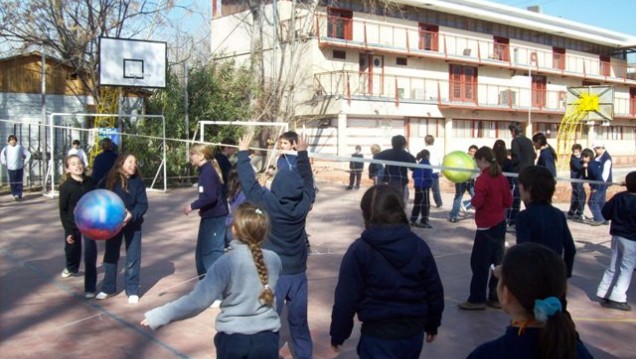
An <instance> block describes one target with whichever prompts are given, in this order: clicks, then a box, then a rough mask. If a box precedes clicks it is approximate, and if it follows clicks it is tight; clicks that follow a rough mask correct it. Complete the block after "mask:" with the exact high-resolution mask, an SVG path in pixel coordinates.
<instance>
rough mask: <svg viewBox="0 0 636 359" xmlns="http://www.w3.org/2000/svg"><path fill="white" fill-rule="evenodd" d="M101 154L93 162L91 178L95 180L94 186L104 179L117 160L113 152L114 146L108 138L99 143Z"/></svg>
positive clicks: (115, 153)
mask: <svg viewBox="0 0 636 359" xmlns="http://www.w3.org/2000/svg"><path fill="white" fill-rule="evenodd" d="M100 145H101V147H102V152H101V153H100V154H98V155H97V156H95V159H94V160H93V172H92V173H91V177H93V180H95V183H96V184H99V182H100V181H101V180H102V179H103V178H104V177H106V174H107V173H108V171H110V169H111V168H112V167H113V165H114V164H115V160H116V159H117V152H115V144H114V143H113V140H111V139H110V138H104V139H102V141H101V142H100Z"/></svg>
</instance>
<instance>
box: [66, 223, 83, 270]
mask: <svg viewBox="0 0 636 359" xmlns="http://www.w3.org/2000/svg"><path fill="white" fill-rule="evenodd" d="M73 238H74V239H75V242H73V243H69V242H67V241H66V237H64V254H65V255H66V269H68V271H69V272H71V273H77V272H78V271H79V267H80V263H81V262H82V234H81V233H80V231H77V230H75V231H73Z"/></svg>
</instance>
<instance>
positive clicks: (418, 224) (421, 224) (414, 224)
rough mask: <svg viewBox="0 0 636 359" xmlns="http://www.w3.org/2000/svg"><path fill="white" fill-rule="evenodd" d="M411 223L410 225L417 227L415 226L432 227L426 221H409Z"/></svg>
mask: <svg viewBox="0 0 636 359" xmlns="http://www.w3.org/2000/svg"><path fill="white" fill-rule="evenodd" d="M411 225H412V226H413V227H417V228H433V227H431V225H430V224H428V223H418V222H411Z"/></svg>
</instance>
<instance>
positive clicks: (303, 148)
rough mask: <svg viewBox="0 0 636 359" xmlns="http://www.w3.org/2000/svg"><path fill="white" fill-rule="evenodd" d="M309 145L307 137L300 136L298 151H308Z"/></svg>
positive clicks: (297, 145) (297, 144)
mask: <svg viewBox="0 0 636 359" xmlns="http://www.w3.org/2000/svg"><path fill="white" fill-rule="evenodd" d="M308 147H309V143H307V135H305V134H302V135H300V136H298V142H296V151H307V148H308Z"/></svg>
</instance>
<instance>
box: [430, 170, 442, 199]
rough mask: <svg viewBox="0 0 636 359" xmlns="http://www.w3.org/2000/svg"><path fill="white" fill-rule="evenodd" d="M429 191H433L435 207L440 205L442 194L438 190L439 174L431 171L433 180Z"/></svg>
mask: <svg viewBox="0 0 636 359" xmlns="http://www.w3.org/2000/svg"><path fill="white" fill-rule="evenodd" d="M431 192H433V201H435V205H436V206H437V207H441V206H442V194H441V193H440V192H439V174H438V173H433V182H432V183H431Z"/></svg>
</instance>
